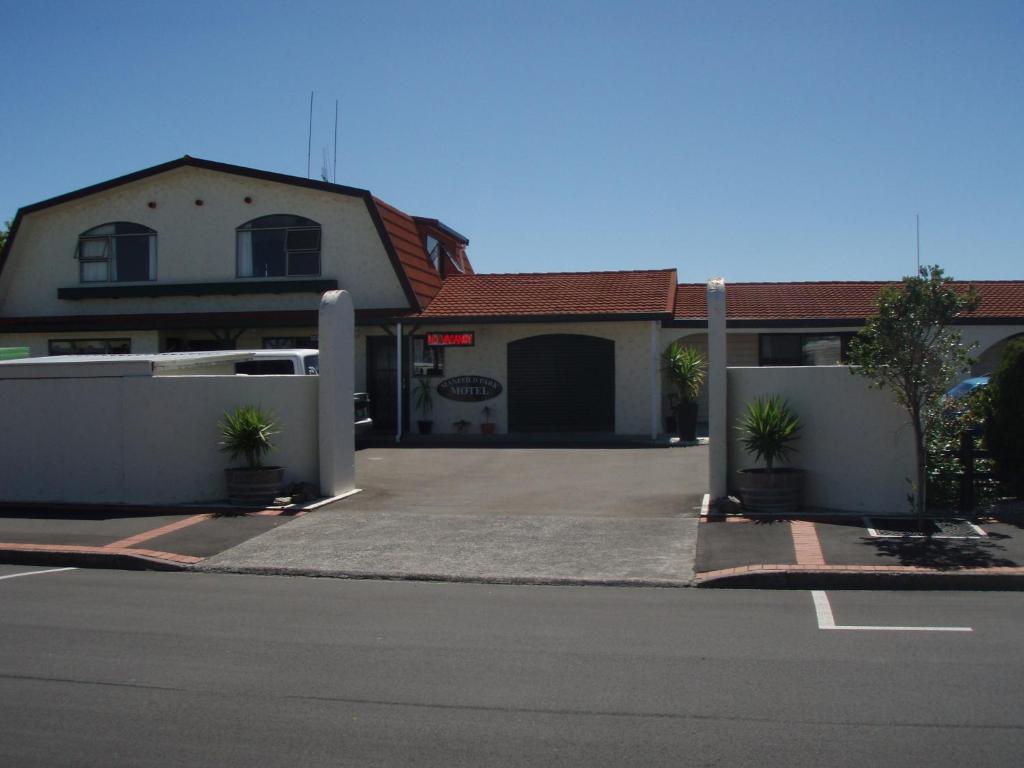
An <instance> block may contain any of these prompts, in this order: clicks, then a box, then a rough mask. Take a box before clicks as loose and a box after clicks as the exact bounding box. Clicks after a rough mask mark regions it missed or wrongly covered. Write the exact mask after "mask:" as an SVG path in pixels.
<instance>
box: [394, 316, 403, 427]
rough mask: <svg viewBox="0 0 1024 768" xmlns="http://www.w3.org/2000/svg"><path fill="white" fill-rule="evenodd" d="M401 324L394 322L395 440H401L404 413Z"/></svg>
mask: <svg viewBox="0 0 1024 768" xmlns="http://www.w3.org/2000/svg"><path fill="white" fill-rule="evenodd" d="M402 346H403V339H402V324H401V323H395V371H397V373H396V376H397V377H398V379H397V381H396V382H395V442H396V443H400V442H402V416H403V415H404V409H403V408H402V400H403V395H404V394H405V393H404V392H402Z"/></svg>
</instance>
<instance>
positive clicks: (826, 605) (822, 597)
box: [811, 589, 974, 632]
mask: <svg viewBox="0 0 1024 768" xmlns="http://www.w3.org/2000/svg"><path fill="white" fill-rule="evenodd" d="M811 597H812V598H813V599H814V613H815V614H816V615H817V617H818V629H850V630H861V631H869V632H973V631H974V629H973V627H876V626H869V625H842V624H836V620H835V617H834V616H833V615H832V604H831V603H830V602H829V601H828V595H827V594H825V592H824V590H820V589H814V590H811Z"/></svg>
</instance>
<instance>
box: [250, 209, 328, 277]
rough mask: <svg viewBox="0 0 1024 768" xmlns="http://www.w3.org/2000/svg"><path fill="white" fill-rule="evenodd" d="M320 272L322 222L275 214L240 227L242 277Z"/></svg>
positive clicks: (287, 275) (283, 275) (298, 274)
mask: <svg viewBox="0 0 1024 768" xmlns="http://www.w3.org/2000/svg"><path fill="white" fill-rule="evenodd" d="M319 274H320V225H319V224H317V223H316V222H315V221H311V220H310V219H304V218H303V217H302V216H293V215H291V214H274V215H273V216H263V217H261V218H258V219H253V220H252V221H250V222H247V223H246V224H243V225H242V226H240V227H239V228H238V276H239V277H293V276H300V275H319Z"/></svg>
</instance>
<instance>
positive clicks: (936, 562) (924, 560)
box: [861, 535, 1020, 570]
mask: <svg viewBox="0 0 1024 768" xmlns="http://www.w3.org/2000/svg"><path fill="white" fill-rule="evenodd" d="M994 538H996V536H992V535H990V536H989V538H988V539H987V540H986V539H966V540H965V539H937V538H911V537H905V538H899V539H875V538H864V539H861V543H862V544H864V545H865V546H867V547H872V548H874V550H875V557H879V558H885V559H887V560H892V559H896V560H898V561H899V563H900V565H917V566H921V567H923V568H935V569H937V570H958V569H962V568H1013V567H1017V566H1019V565H1020V563H1017V562H1015V561H1013V560H1010V559H1009V558H1007V557H1005V553H1006V548H1005V547H1003V546H1002V545H1001V544H999V543H997V542H996V541H993V540H992V539H994ZM999 538H1003V537H999Z"/></svg>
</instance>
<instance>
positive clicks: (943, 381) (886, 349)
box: [850, 266, 979, 518]
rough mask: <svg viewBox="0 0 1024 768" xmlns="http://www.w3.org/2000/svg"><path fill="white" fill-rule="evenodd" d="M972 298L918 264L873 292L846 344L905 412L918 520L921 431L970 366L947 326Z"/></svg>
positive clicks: (923, 473) (860, 368)
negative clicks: (870, 309) (871, 307)
mask: <svg viewBox="0 0 1024 768" xmlns="http://www.w3.org/2000/svg"><path fill="white" fill-rule="evenodd" d="M978 301H979V299H978V294H977V292H976V291H975V290H974V289H973V287H971V288H968V289H967V290H966V291H963V290H957V289H956V287H955V286H954V285H953V284H952V279H951V278H948V277H946V276H945V274H944V273H943V271H942V269H941V268H940V267H937V266H925V267H921V270H920V272H919V273H918V274H917V275H915V276H913V277H904V278H903V280H902V281H901V282H899V283H896V284H894V285H889V286H886V287H884V288H883V289H882V290H881V291H879V293H878V297H877V299H876V307H877V314H876V315H875V316H874V317H871V318H869V319H868V321H867V323H865V325H864V328H862V329H861V331H860V332H859V333H858V334H857V335H856V336H855V337H854V338H853V339H852V340H851V342H850V363H851V364H852V365H853V366H855V367H854V368H852V369H851V371H852V372H853V373H855V374H860V375H861V376H867V377H868V378H870V379H872V386H873V387H877V388H878V389H885V388H888V389H890V390H891V391H892V393H893V397H894V398H895V400H896V402H897V403H898V404H899V405H900V406H901V407H903V408H904V409H905V410H906V412H907V415H908V416H909V420H910V426H911V427H912V428H913V430H914V448H915V459H916V470H917V471H916V477H915V482H914V483H913V496H912V500H913V508H914V512H915V513H916V514H917V515H918V517H919V518H923V516H924V514H925V511H926V508H927V507H926V499H925V495H926V493H925V489H926V487H927V486H926V478H927V464H928V462H927V449H926V439H925V438H926V435H927V433H928V430H929V428H930V427H931V426H932V423H933V421H934V420H935V419H940V418H942V407H941V400H942V395H943V394H944V393H945V391H946V389H947V388H948V387H949V384H950V382H951V381H952V380H953V379H954V378H955V377H956V376H958V375H960V374H962V373H964V372H966V371H967V370H968V369H969V367H970V364H971V358H970V355H969V354H968V351H967V349H965V348H964V346H963V345H962V344H961V342H960V333H959V332H958V331H955V330H952V329H951V328H950V326H951V324H952V323H953V322H954V321H955V320H956V319H957V317H959V316H960V314H961V313H963V312H969V311H971V310H973V309H975V308H976V307H977V306H978Z"/></svg>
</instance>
